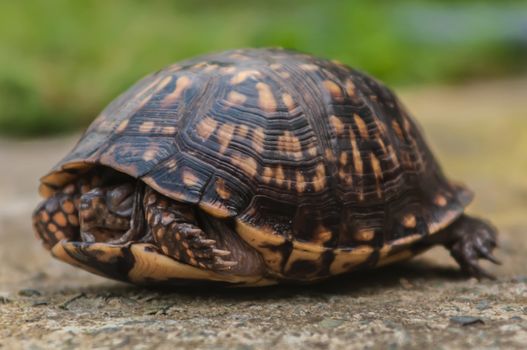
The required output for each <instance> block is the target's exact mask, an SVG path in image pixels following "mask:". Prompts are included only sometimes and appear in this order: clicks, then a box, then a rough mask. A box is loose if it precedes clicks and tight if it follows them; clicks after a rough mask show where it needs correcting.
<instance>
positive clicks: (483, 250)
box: [478, 247, 501, 265]
mask: <svg viewBox="0 0 527 350" xmlns="http://www.w3.org/2000/svg"><path fill="white" fill-rule="evenodd" d="M478 251H479V254H480V257H481V258H482V259H486V260H488V261H490V262H492V263H493V264H496V265H501V261H500V260H499V259H498V258H496V257H495V256H494V255H493V254H492V252H491V251H490V250H488V249H487V248H485V247H478Z"/></svg>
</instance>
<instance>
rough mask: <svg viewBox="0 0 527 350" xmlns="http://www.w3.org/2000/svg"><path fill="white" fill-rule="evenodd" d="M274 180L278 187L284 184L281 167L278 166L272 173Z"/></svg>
mask: <svg viewBox="0 0 527 350" xmlns="http://www.w3.org/2000/svg"><path fill="white" fill-rule="evenodd" d="M274 179H275V181H276V183H277V185H278V186H282V184H283V183H284V181H285V174H284V169H282V166H281V165H278V166H277V167H276V170H275V172H274Z"/></svg>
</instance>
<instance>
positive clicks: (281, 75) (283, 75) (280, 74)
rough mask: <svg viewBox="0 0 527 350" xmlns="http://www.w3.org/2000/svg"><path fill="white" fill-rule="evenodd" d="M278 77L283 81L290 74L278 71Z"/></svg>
mask: <svg viewBox="0 0 527 350" xmlns="http://www.w3.org/2000/svg"><path fill="white" fill-rule="evenodd" d="M277 74H278V75H279V76H280V77H282V78H283V79H287V78H289V77H290V76H291V74H289V72H286V71H280V72H278V73H277Z"/></svg>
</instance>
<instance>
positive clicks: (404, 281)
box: [399, 278, 414, 289]
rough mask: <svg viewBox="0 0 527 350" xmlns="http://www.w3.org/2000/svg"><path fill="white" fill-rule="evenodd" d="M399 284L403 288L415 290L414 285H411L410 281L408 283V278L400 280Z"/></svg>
mask: <svg viewBox="0 0 527 350" xmlns="http://www.w3.org/2000/svg"><path fill="white" fill-rule="evenodd" d="M399 283H400V284H401V286H402V287H403V288H404V289H412V288H414V285H413V284H412V283H410V281H408V280H407V279H406V278H400V279H399Z"/></svg>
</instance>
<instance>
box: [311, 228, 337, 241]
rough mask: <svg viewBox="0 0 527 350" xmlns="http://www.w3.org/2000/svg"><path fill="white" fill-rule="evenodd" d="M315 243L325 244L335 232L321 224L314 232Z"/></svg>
mask: <svg viewBox="0 0 527 350" xmlns="http://www.w3.org/2000/svg"><path fill="white" fill-rule="evenodd" d="M314 236H315V237H314V238H313V243H315V244H324V243H326V242H327V241H329V240H330V239H331V237H333V233H332V232H331V230H330V229H328V228H327V227H325V226H323V225H319V226H318V227H317V228H316V230H315V232H314Z"/></svg>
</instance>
